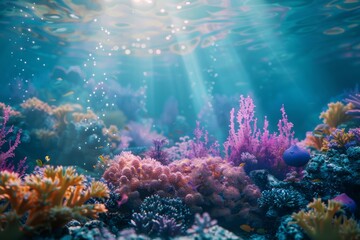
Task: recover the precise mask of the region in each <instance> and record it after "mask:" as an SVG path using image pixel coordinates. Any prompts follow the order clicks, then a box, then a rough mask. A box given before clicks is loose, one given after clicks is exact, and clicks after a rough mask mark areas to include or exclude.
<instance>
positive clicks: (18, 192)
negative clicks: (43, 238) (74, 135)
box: [0, 166, 108, 233]
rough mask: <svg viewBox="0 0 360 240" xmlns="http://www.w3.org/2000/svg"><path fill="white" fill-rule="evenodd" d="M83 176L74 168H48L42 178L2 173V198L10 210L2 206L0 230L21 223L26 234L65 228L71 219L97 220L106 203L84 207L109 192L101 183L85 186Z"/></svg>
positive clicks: (0, 196)
mask: <svg viewBox="0 0 360 240" xmlns="http://www.w3.org/2000/svg"><path fill="white" fill-rule="evenodd" d="M83 181H84V176H83V175H78V174H77V173H76V172H75V170H74V169H73V168H71V167H69V168H65V169H64V168H63V167H57V168H54V167H50V166H46V167H45V169H44V170H43V175H40V174H38V175H36V174H32V175H28V176H26V177H25V179H24V180H22V179H21V178H20V177H19V175H18V174H17V173H11V172H8V171H2V172H0V199H2V200H3V201H5V202H4V203H5V204H9V206H10V207H11V208H10V209H7V208H6V207H5V206H6V205H2V208H1V210H2V211H1V213H0V218H1V229H5V228H6V227H7V226H9V225H10V224H12V222H17V223H18V224H20V219H21V217H23V216H25V217H26V221H25V223H24V224H23V226H22V229H23V230H24V231H25V232H29V233H30V232H31V233H34V232H35V231H36V232H39V231H42V230H49V231H52V229H55V228H57V227H62V226H64V225H65V224H66V223H67V222H69V221H70V220H72V219H83V218H87V217H90V218H95V217H97V214H98V213H101V212H105V211H106V208H105V206H104V205H103V204H84V203H85V202H86V201H87V200H89V199H90V198H93V197H97V198H103V197H107V196H108V189H107V187H106V185H105V184H103V183H101V182H92V184H91V186H90V187H89V188H85V187H84V185H83Z"/></svg>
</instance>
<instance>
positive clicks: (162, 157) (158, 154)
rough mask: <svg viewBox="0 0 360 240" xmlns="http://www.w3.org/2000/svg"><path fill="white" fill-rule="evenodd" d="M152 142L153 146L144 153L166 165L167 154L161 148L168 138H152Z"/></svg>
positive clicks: (167, 160) (167, 162)
mask: <svg viewBox="0 0 360 240" xmlns="http://www.w3.org/2000/svg"><path fill="white" fill-rule="evenodd" d="M153 144H154V146H153V147H152V149H150V151H148V152H147V153H146V155H147V156H148V157H150V158H153V159H155V160H157V161H159V162H161V163H162V164H163V165H168V164H169V155H168V153H167V152H165V151H164V150H163V149H162V148H163V147H164V145H166V144H168V140H167V139H166V138H162V139H154V140H153Z"/></svg>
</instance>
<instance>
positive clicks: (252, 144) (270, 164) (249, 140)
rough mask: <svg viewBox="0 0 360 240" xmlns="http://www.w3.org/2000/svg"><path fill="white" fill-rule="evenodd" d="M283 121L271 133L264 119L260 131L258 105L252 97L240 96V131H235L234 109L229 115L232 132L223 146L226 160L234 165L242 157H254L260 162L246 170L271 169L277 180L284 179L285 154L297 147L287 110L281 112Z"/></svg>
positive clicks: (238, 113)
mask: <svg viewBox="0 0 360 240" xmlns="http://www.w3.org/2000/svg"><path fill="white" fill-rule="evenodd" d="M280 110H281V113H282V119H280V120H279V122H278V125H277V126H278V131H279V132H278V133H272V134H270V132H269V130H268V125H269V123H268V121H267V120H266V118H265V120H264V127H263V131H261V129H258V128H257V119H256V118H255V105H254V102H253V100H252V99H251V98H250V97H246V98H244V97H243V96H241V97H240V109H239V111H238V112H237V115H236V122H237V123H238V129H237V130H236V129H235V119H234V118H235V109H232V110H231V112H230V131H229V136H228V139H227V141H226V142H225V143H224V147H225V153H226V158H227V159H228V161H229V162H231V163H232V164H233V165H234V166H236V165H239V164H240V163H241V154H242V153H244V152H248V153H250V154H253V155H254V156H255V157H256V159H257V163H256V164H255V165H253V166H252V167H248V168H247V170H248V171H250V170H254V169H268V170H269V171H270V172H272V173H273V174H274V175H276V176H278V177H284V176H285V174H286V172H287V171H288V170H289V168H288V167H287V166H286V164H285V163H284V162H283V160H282V155H283V153H284V151H285V149H287V148H288V147H290V145H292V144H294V143H295V141H294V132H293V131H292V127H293V124H292V123H291V122H289V121H288V118H287V115H286V113H285V109H284V107H282V108H281V109H280Z"/></svg>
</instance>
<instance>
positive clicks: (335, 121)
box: [320, 102, 353, 128]
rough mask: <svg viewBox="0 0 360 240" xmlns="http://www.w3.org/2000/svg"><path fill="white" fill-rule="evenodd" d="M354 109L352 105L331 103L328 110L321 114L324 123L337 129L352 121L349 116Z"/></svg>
mask: <svg viewBox="0 0 360 240" xmlns="http://www.w3.org/2000/svg"><path fill="white" fill-rule="evenodd" d="M352 108H353V105H352V104H351V103H349V104H347V105H344V104H343V103H341V102H336V103H333V102H332V103H329V104H328V109H327V110H326V111H325V112H322V113H321V114H320V118H321V119H324V120H323V121H324V123H325V124H327V125H329V126H330V127H332V128H336V127H337V126H339V125H340V124H342V123H345V122H347V121H349V120H351V118H352V117H351V116H350V115H348V114H347V112H348V111H349V110H351V109H352Z"/></svg>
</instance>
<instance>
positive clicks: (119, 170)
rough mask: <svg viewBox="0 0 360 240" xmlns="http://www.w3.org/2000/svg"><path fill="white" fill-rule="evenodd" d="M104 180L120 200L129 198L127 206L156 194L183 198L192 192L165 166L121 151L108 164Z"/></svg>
mask: <svg viewBox="0 0 360 240" xmlns="http://www.w3.org/2000/svg"><path fill="white" fill-rule="evenodd" d="M104 178H105V180H106V181H108V182H111V183H112V184H113V185H114V186H115V187H117V192H118V193H119V194H120V195H122V196H123V198H124V197H128V202H129V204H130V205H132V206H134V207H137V206H138V205H139V204H140V203H141V201H142V199H144V198H145V197H147V196H150V195H152V194H155V193H156V194H158V195H160V196H163V197H164V196H166V197H169V196H173V195H176V196H182V197H185V195H186V194H187V193H189V192H191V188H190V187H189V186H188V185H187V180H186V179H185V177H184V175H183V174H181V173H180V172H170V169H169V168H168V167H167V166H163V165H162V164H161V163H160V162H158V161H156V160H154V159H151V158H145V159H141V158H140V157H137V156H135V155H133V154H131V153H129V152H123V153H122V154H121V155H118V156H116V157H115V159H114V160H113V161H111V163H110V166H109V168H108V169H107V170H106V171H105V173H104Z"/></svg>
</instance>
